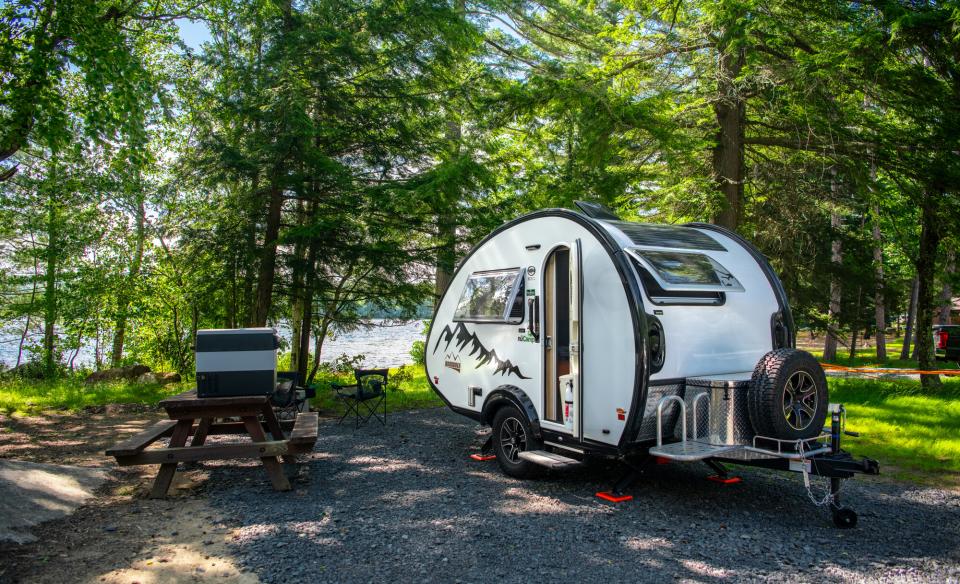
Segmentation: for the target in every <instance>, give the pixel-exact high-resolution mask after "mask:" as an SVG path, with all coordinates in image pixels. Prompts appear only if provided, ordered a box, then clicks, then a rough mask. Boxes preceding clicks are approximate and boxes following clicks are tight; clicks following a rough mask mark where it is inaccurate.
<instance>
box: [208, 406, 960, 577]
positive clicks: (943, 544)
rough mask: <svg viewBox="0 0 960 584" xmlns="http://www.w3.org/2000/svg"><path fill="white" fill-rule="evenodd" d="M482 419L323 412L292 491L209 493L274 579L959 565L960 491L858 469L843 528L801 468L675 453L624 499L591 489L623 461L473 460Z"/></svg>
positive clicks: (237, 472) (226, 485)
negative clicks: (378, 419) (513, 465)
mask: <svg viewBox="0 0 960 584" xmlns="http://www.w3.org/2000/svg"><path fill="white" fill-rule="evenodd" d="M477 430H478V428H477V427H476V425H475V424H474V423H473V422H471V421H469V420H467V419H466V418H462V417H460V416H458V415H456V414H453V413H452V412H449V411H448V410H446V409H437V410H426V411H420V412H412V413H403V414H396V415H394V414H391V416H390V421H389V425H388V426H387V427H386V428H382V427H379V426H368V427H365V428H361V429H360V430H358V431H354V430H353V427H352V425H350V426H348V425H346V424H345V425H343V426H336V425H334V424H332V423H330V422H325V423H322V424H321V427H320V440H319V442H318V443H317V452H315V453H313V454H312V455H310V456H309V458H308V460H307V462H306V463H305V464H303V465H302V466H301V468H300V473H299V475H298V476H297V477H296V478H295V480H294V481H293V484H294V490H293V491H292V492H289V493H274V492H272V491H270V490H269V483H268V482H267V481H266V479H265V476H263V475H262V471H256V470H255V469H238V468H236V467H232V468H231V467H226V466H224V467H215V468H214V469H213V476H212V477H211V479H212V480H211V481H210V488H209V489H208V490H207V494H208V496H209V498H210V503H211V505H212V506H213V507H215V508H217V509H218V510H219V512H220V513H221V514H222V516H224V517H225V518H226V522H227V524H228V525H229V526H230V527H234V528H237V529H238V531H237V532H236V533H237V535H236V536H235V538H234V539H233V540H232V541H231V542H230V546H231V548H232V550H231V551H232V552H233V553H235V554H236V555H237V556H238V557H239V560H240V562H241V563H242V564H243V565H244V566H245V567H246V569H248V570H252V571H254V572H255V573H256V574H257V575H258V576H259V577H260V578H261V580H262V581H264V582H288V581H297V580H302V581H316V582H371V581H396V582H410V581H424V580H429V581H443V582H455V581H456V582H488V581H491V580H494V579H496V580H500V581H511V582H529V581H533V580H537V579H543V578H544V577H545V576H549V577H555V578H561V579H562V580H564V581H569V582H603V583H606V582H621V581H626V580H628V579H629V580H632V581H664V580H685V581H697V582H712V581H719V580H750V581H758V580H760V581H764V580H769V581H776V582H783V581H787V582H824V581H844V582H862V581H865V582H874V581H882V582H945V581H952V582H958V581H960V495H958V494H956V493H951V492H947V491H940V490H935V489H928V488H920V487H914V486H909V485H902V484H894V483H889V482H881V481H878V480H871V479H870V478H869V477H861V478H859V479H855V480H852V481H848V482H847V483H846V484H845V485H844V490H843V492H842V494H843V496H844V500H845V502H846V504H848V505H850V506H852V507H853V508H855V509H856V510H857V511H858V512H859V514H860V525H859V527H858V528H856V529H853V530H847V531H841V530H838V529H835V528H834V527H833V526H832V523H831V521H830V517H829V514H828V513H826V512H825V511H822V510H817V509H815V508H814V507H813V505H812V504H811V503H810V500H809V499H808V498H807V494H806V492H805V490H804V489H803V484H802V482H801V480H800V478H799V475H794V474H791V473H773V472H764V471H758V470H754V469H738V474H739V475H740V476H742V477H743V479H744V482H743V483H741V484H739V485H730V486H722V485H717V484H714V483H711V482H709V481H706V480H704V477H705V476H706V475H707V474H708V472H707V469H706V467H705V466H702V465H689V464H687V465H684V464H669V465H661V466H656V467H654V468H653V469H652V471H651V472H650V473H649V474H648V476H646V477H645V478H644V479H642V480H641V481H640V482H638V483H636V484H635V485H634V487H632V489H631V491H630V492H631V494H633V495H634V497H635V498H634V500H633V501H631V502H628V503H621V504H619V505H612V504H609V503H605V502H602V501H600V500H598V499H596V498H595V497H594V496H593V494H594V492H595V491H597V490H602V489H607V488H609V486H610V485H611V483H612V481H614V480H615V479H616V478H617V474H618V471H617V469H614V468H603V467H597V466H593V465H591V466H589V467H585V468H582V469H578V470H575V471H568V472H566V473H564V474H554V475H551V476H549V477H547V478H544V479H539V480H534V481H519V480H515V479H511V478H508V477H506V476H504V475H503V474H501V473H500V472H499V469H498V467H497V464H496V462H494V461H490V462H474V461H472V460H470V459H469V458H468V456H467V455H468V454H469V453H470V452H474V451H476V450H475V449H476V448H477V446H478V445H479V444H480V442H481V439H480V438H479V437H478V435H477ZM881 470H882V469H881ZM258 472H259V474H258Z"/></svg>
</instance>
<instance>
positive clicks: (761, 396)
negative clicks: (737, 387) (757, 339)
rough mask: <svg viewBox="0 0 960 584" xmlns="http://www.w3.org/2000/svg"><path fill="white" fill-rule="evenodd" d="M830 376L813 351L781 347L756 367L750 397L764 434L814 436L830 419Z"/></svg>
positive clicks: (753, 418) (755, 420)
mask: <svg viewBox="0 0 960 584" xmlns="http://www.w3.org/2000/svg"><path fill="white" fill-rule="evenodd" d="M827 399H828V398H827V378H826V375H824V373H823V368H822V367H820V364H819V363H818V362H817V360H816V359H814V358H813V356H812V355H811V354H810V353H807V352H806V351H798V350H797V349H777V350H775V351H770V352H769V353H767V354H766V355H764V356H763V358H762V359H760V362H759V363H757V366H756V368H755V369H754V370H753V382H752V384H751V387H750V393H749V397H748V399H747V405H748V409H749V411H750V422H751V423H752V424H753V429H754V431H756V433H757V434H758V435H760V436H768V437H771V438H779V439H782V440H798V439H803V438H813V437H814V436H817V435H818V434H819V433H820V432H821V430H822V429H823V422H824V421H825V420H826V418H827Z"/></svg>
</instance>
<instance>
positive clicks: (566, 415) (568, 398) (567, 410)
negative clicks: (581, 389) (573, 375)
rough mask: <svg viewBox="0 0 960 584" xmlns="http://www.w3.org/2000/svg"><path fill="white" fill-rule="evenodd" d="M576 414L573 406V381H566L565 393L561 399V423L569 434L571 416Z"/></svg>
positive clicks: (571, 424)
mask: <svg viewBox="0 0 960 584" xmlns="http://www.w3.org/2000/svg"><path fill="white" fill-rule="evenodd" d="M575 413H576V412H575V411H574V405H573V380H572V379H570V380H567V391H566V394H565V395H564V397H563V423H564V425H565V426H566V427H567V429H568V430H570V431H571V432H572V431H573V416H574V414H575Z"/></svg>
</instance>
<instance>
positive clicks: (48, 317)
mask: <svg viewBox="0 0 960 584" xmlns="http://www.w3.org/2000/svg"><path fill="white" fill-rule="evenodd" d="M48 188H49V187H48ZM50 191H51V192H49V193H47V249H46V250H45V251H46V262H47V267H46V273H45V274H44V280H45V288H44V293H43V370H44V376H45V377H47V378H48V379H49V378H52V377H54V376H55V375H56V372H57V370H56V366H57V363H56V352H55V351H56V346H55V343H56V331H55V330H54V327H55V326H56V324H57V307H58V306H57V305H58V301H59V299H58V296H57V271H58V270H59V259H60V258H59V251H60V216H59V213H58V210H57V202H56V200H55V198H56V197H55V194H54V193H53V189H50Z"/></svg>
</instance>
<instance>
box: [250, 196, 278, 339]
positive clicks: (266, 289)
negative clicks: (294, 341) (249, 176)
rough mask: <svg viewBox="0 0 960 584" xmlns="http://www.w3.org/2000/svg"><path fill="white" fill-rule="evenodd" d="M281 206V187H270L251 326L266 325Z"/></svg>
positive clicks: (270, 299) (271, 293) (271, 296)
mask: <svg viewBox="0 0 960 584" xmlns="http://www.w3.org/2000/svg"><path fill="white" fill-rule="evenodd" d="M282 208H283V189H281V188H280V187H279V186H277V185H274V186H272V187H271V188H270V200H269V202H268V205H267V225H266V227H265V228H264V232H263V249H262V251H261V254H260V269H259V271H258V273H257V303H256V311H255V314H254V319H253V326H267V316H269V315H270V308H271V305H272V302H273V280H274V276H275V275H276V267H277V237H278V236H279V235H280V211H281V210H282Z"/></svg>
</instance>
